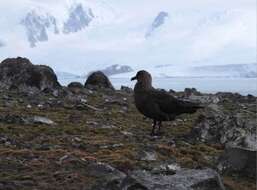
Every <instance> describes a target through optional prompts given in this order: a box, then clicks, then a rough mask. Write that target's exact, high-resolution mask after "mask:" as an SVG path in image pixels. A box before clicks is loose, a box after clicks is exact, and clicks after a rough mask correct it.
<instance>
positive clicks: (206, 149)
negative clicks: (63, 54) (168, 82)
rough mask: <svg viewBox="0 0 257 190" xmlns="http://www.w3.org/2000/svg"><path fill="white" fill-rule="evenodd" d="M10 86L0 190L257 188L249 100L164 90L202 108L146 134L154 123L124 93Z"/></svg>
mask: <svg viewBox="0 0 257 190" xmlns="http://www.w3.org/2000/svg"><path fill="white" fill-rule="evenodd" d="M30 70H31V69H30ZM2 71H5V69H2ZM24 72H25V71H24ZM20 78H22V77H20ZM27 78H28V79H30V75H29V74H28V75H27ZM52 78H54V77H52ZM100 78H101V79H102V78H103V77H100ZM12 79H15V77H13V78H12ZM16 79H17V78H16ZM42 80H43V82H42ZM6 81H7V82H8V83H6ZM28 81H30V80H28ZM1 83H2V85H1ZM7 84H8V85H9V86H10V88H9V89H4V88H2V89H1V88H0V190H27V189H40V190H41V189H47V190H64V189H67V190H73V189H74V190H77V189H78V190H82V189H83V190H221V189H228V190H254V189H256V149H257V145H256V97H254V96H251V95H249V96H241V95H239V94H232V93H217V94H202V93H200V92H197V91H196V90H195V89H185V91H184V92H174V91H172V90H171V91H170V93H171V94H172V95H174V96H176V97H178V98H182V99H189V100H191V101H196V102H201V104H203V105H205V108H204V109H201V110H199V111H197V112H196V113H194V114H192V115H187V114H185V115H181V116H180V117H178V118H176V120H175V121H173V122H166V123H165V124H164V127H163V129H162V134H161V135H160V136H150V132H151V123H152V122H151V121H150V120H148V119H146V118H144V117H143V116H142V115H141V114H140V113H139V112H138V111H137V110H136V108H135V105H134V103H133V91H132V90H131V89H129V88H126V87H123V88H122V89H121V90H113V88H112V86H110V85H111V84H109V83H108V81H107V82H106V81H105V82H104V84H105V85H107V86H105V85H102V86H101V88H95V87H93V86H94V85H95V82H94V85H93V86H91V85H92V84H91V85H90V84H88V85H89V86H88V87H87V88H85V87H84V85H82V84H79V83H72V84H70V85H69V87H60V86H59V85H56V88H55V86H54V85H52V84H53V83H49V82H48V79H46V77H42V78H41V79H40V80H39V81H38V83H37V85H39V88H38V90H36V89H35V88H34V87H31V86H29V88H28V87H26V88H25V90H23V87H24V86H28V84H27V81H25V82H24V80H23V78H22V81H21V82H19V83H18V82H17V80H13V81H12V82H10V80H9V79H8V74H6V75H5V78H4V79H3V78H2V80H1V78H0V86H2V87H6V86H8V85H7ZM42 84H43V87H45V86H46V87H49V84H50V85H51V87H53V86H54V88H53V89H49V88H48V89H47V88H43V87H42ZM29 85H31V84H30V83H29ZM40 85H41V86H40ZM108 85H109V87H110V88H108ZM13 86H15V88H13Z"/></svg>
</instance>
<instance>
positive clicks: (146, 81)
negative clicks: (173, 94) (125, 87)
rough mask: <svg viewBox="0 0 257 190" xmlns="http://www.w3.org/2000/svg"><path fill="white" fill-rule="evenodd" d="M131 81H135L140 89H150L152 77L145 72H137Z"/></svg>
mask: <svg viewBox="0 0 257 190" xmlns="http://www.w3.org/2000/svg"><path fill="white" fill-rule="evenodd" d="M132 80H137V82H138V83H140V84H141V85H142V87H152V77H151V74H150V73H148V72H147V71H144V70H141V71H138V72H137V74H136V76H134V77H132V78H131V81H132Z"/></svg>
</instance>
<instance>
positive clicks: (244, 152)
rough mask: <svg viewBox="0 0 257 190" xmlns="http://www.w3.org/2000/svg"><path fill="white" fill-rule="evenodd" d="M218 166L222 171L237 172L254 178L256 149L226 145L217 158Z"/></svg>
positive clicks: (227, 172)
mask: <svg viewBox="0 0 257 190" xmlns="http://www.w3.org/2000/svg"><path fill="white" fill-rule="evenodd" d="M218 168H219V170H220V171H221V172H222V173H226V174H235V173H237V174H239V175H242V176H248V177H251V178H253V179H255V178H256V150H252V149H246V148H242V147H233V146H228V147H226V149H225V151H224V153H223V154H222V155H221V157H220V158H219V165H218Z"/></svg>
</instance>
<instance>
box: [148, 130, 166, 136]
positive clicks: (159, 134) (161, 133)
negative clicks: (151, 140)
mask: <svg viewBox="0 0 257 190" xmlns="http://www.w3.org/2000/svg"><path fill="white" fill-rule="evenodd" d="M163 134H164V133H163V132H161V131H158V132H154V133H153V132H152V133H151V134H150V135H151V136H152V137H156V136H162V135H163Z"/></svg>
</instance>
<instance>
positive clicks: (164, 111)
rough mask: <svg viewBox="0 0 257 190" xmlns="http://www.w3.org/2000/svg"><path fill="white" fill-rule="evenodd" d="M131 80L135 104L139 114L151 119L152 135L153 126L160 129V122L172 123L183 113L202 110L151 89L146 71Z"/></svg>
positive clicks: (190, 103) (196, 105)
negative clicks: (133, 85) (135, 81)
mask: <svg viewBox="0 0 257 190" xmlns="http://www.w3.org/2000/svg"><path fill="white" fill-rule="evenodd" d="M131 80H137V83H136V85H135V88H134V96H135V104H136V107H137V109H138V110H139V112H141V113H142V114H143V115H145V116H146V117H148V118H151V119H153V129H152V133H151V134H152V135H154V134H155V126H156V125H157V122H158V126H159V130H160V128H161V122H162V121H172V120H174V119H175V117H176V116H178V115H180V114H183V113H194V112H196V110H197V109H199V108H202V106H200V105H199V104H196V103H192V102H188V101H182V100H178V99H177V98H175V97H173V96H171V95H170V94H168V93H166V92H163V91H158V90H156V89H154V88H153V87H152V77H151V75H150V73H148V72H147V71H144V70H142V71H139V72H137V75H136V76H135V77H133V78H131Z"/></svg>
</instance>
